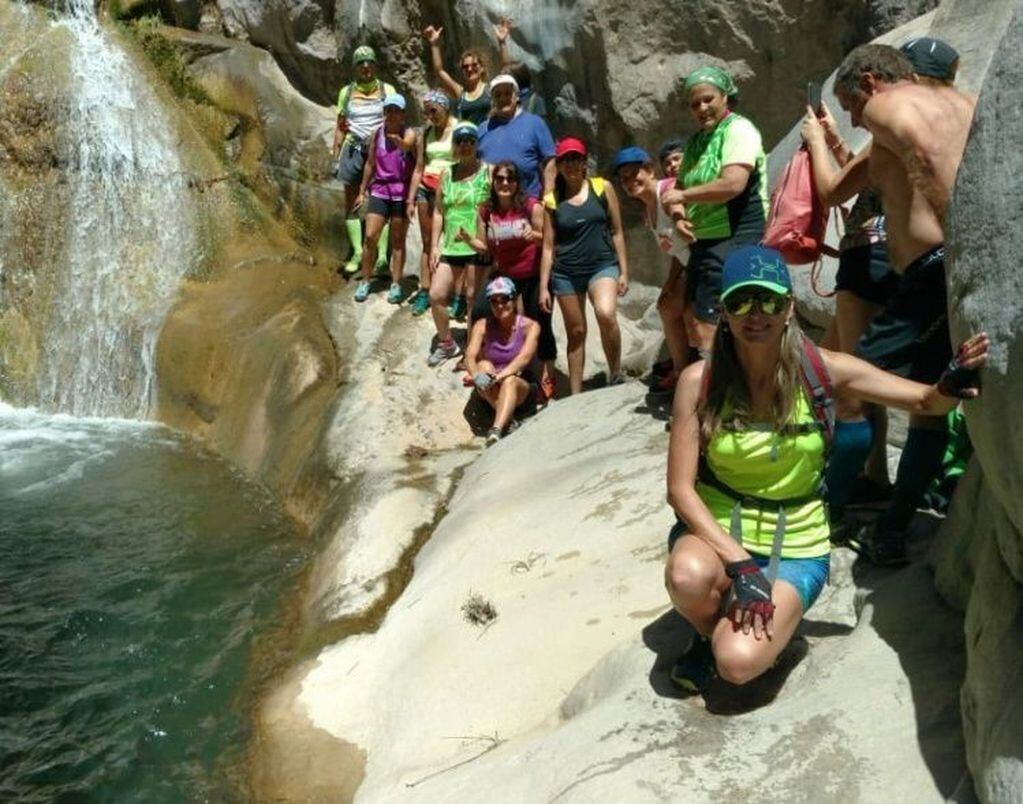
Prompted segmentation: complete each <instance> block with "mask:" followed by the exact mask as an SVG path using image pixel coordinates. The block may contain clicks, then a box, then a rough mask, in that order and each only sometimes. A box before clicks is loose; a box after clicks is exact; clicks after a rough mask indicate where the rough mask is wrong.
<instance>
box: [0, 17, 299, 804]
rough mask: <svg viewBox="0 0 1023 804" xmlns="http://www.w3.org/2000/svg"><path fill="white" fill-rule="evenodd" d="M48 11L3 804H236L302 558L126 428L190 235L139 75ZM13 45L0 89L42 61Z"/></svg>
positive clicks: (247, 490)
mask: <svg viewBox="0 0 1023 804" xmlns="http://www.w3.org/2000/svg"><path fill="white" fill-rule="evenodd" d="M3 1H4V0H0V2H3ZM24 8H25V12H24V14H25V18H26V19H28V18H29V11H28V9H29V8H31V7H28V6H26V7H24ZM60 8H61V9H62V11H63V14H59V15H58V16H57V17H56V19H55V21H54V22H53V23H52V26H53V27H51V28H50V29H49V30H50V31H52V32H57V33H61V34H62V36H61V41H66V40H67V39H68V38H69V39H70V41H71V47H70V52H69V54H68V55H69V59H70V63H71V65H72V77H71V86H70V87H69V88H68V92H67V93H66V96H67V98H68V99H69V102H68V104H67V106H68V111H67V121H66V125H65V126H64V127H63V140H65V142H64V143H63V148H64V150H65V151H66V153H65V154H64V155H65V156H66V169H65V167H64V165H65V163H62V165H61V169H62V170H64V172H65V176H64V177H63V180H62V182H61V184H60V185H59V186H61V187H65V188H66V193H67V200H68V207H69V212H68V215H67V216H66V220H67V221H68V224H67V225H68V226H69V229H68V231H67V236H66V237H65V238H64V240H65V241H66V242H67V244H68V246H67V249H66V253H65V254H64V255H63V258H62V259H61V260H60V264H59V265H56V266H55V268H56V270H55V272H54V274H55V275H54V283H55V285H54V292H53V296H52V298H53V302H52V304H51V306H50V308H49V318H48V320H46V321H45V322H44V324H45V327H44V328H45V331H46V337H45V338H42V339H41V342H42V343H43V344H45V345H44V347H43V348H44V352H43V354H42V355H41V357H40V361H39V368H38V371H37V374H36V376H37V378H38V382H37V386H36V387H37V398H36V405H37V408H33V409H15V408H12V407H10V406H7V405H5V404H3V402H0V556H2V560H0V801H53V800H68V801H71V800H73V801H146V802H153V801H182V800H211V801H223V800H238V799H240V798H244V797H245V796H244V790H245V787H244V780H242V781H237V780H236V779H235V778H234V774H235V773H236V771H237V768H238V767H241V766H242V765H243V763H242V759H243V755H244V752H245V750H246V745H247V742H246V741H247V739H248V737H249V733H250V730H251V728H252V722H251V710H252V707H253V705H254V702H255V700H256V697H257V695H258V693H259V690H260V686H261V685H262V684H263V683H264V682H265V681H266V677H267V674H270V673H272V672H273V671H274V670H275V669H279V668H276V667H275V665H274V661H273V658H272V657H274V656H276V655H278V652H279V650H280V648H281V645H282V644H285V643H286V640H287V630H288V628H287V624H285V623H284V620H283V617H284V614H285V613H287V612H289V611H291V608H290V607H289V606H288V605H287V600H288V598H289V596H294V594H295V589H296V586H297V585H298V584H299V583H300V580H299V579H300V576H301V574H302V572H303V567H304V565H305V564H306V562H307V559H308V555H307V553H308V551H309V550H310V546H309V543H308V541H307V540H306V539H305V538H304V537H303V536H302V535H300V534H299V533H298V532H297V530H296V528H295V527H294V525H293V523H292V522H291V521H290V520H288V519H287V518H286V517H285V516H284V515H283V514H282V513H281V512H280V511H279V510H278V509H277V508H276V507H275V505H274V503H273V501H272V500H271V499H270V498H269V496H268V495H267V494H266V493H265V492H264V491H263V490H261V489H260V488H259V487H257V486H255V485H253V484H252V483H250V482H248V481H246V480H245V479H244V478H242V477H241V476H240V475H239V474H238V473H237V472H235V471H233V470H232V469H231V468H230V467H229V466H227V465H226V464H225V463H224V462H223V461H221V460H219V459H217V458H216V457H215V456H213V455H211V454H210V453H208V452H207V451H205V450H203V449H202V448H201V447H200V446H198V445H197V444H196V442H195V441H194V440H192V439H189V438H186V437H184V436H181V435H179V434H176V433H174V432H173V431H171V430H169V429H167V428H165V427H162V426H160V425H158V424H155V423H151V422H145V421H141V420H143V419H145V418H146V417H147V415H149V413H150V411H151V410H153V402H154V400H153V388H154V384H155V383H154V380H155V378H154V376H153V353H154V348H155V343H156V339H157V337H158V335H159V333H160V328H161V326H162V323H163V319H164V317H165V315H166V312H167V310H168V309H169V307H170V305H171V304H172V303H173V301H174V298H175V294H176V293H177V289H178V287H179V285H180V282H181V279H182V277H183V276H186V275H187V274H188V272H189V271H190V270H191V268H192V266H194V265H195V264H196V261H197V259H199V256H200V255H198V254H197V250H198V249H199V246H198V243H197V239H198V238H197V236H196V235H195V232H196V231H197V222H196V217H197V215H196V212H195V210H194V207H193V205H192V204H191V201H190V198H189V195H188V190H187V187H186V183H185V177H184V175H183V172H182V165H181V160H180V159H179V157H178V154H177V151H176V147H177V146H176V143H175V141H174V136H173V133H172V128H171V126H170V124H169V122H168V115H167V114H166V113H165V110H163V109H162V107H161V105H160V102H159V100H158V97H157V95H156V93H155V92H154V91H153V90H152V88H151V87H149V86H148V85H147V83H146V81H145V79H144V78H143V77H142V76H143V73H142V71H141V70H139V68H138V67H137V66H135V65H134V64H132V63H131V61H130V60H129V59H128V58H127V56H126V55H125V53H124V52H123V51H122V50H121V49H120V48H119V47H118V46H117V44H116V43H115V42H114V41H113V40H112V39H111V37H110V35H109V33H108V32H107V31H106V30H105V29H104V27H103V26H102V25H101V24H100V23H99V22H98V21H97V19H96V16H95V12H94V8H93V0H64V2H63V3H62V4H61V5H60ZM32 13H35V12H34V11H33V12H32ZM65 32H66V33H67V34H69V36H67V37H65V36H63V34H64V33H65ZM8 44H12V43H11V42H8V43H5V44H3V45H0V67H2V69H3V70H5V71H7V70H16V69H18V68H19V67H18V59H19V58H20V54H23V53H25V52H28V51H29V50H31V49H32V48H33V47H35V46H37V45H39V44H40V42H39V40H22V41H19V42H17V43H14V44H17V46H18V48H19V49H18V50H17V51H16V52H15V51H14V50H13V49H12V50H10V51H8V48H7V45H8ZM8 56H9V58H8ZM0 194H3V195H6V194H7V193H6V192H5V190H4V188H0ZM3 206H4V205H0V207H3ZM4 208H5V209H6V210H7V212H6V213H5V215H3V216H0V226H4V227H5V228H6V229H7V231H6V232H0V235H4V234H6V235H7V236H8V237H9V236H10V233H11V232H12V231H17V230H16V229H14V227H13V226H11V217H10V215H12V214H14V212H13V211H12V209H13V208H10V207H4ZM53 225H57V224H56V223H54V224H53ZM5 242H9V241H5V239H4V237H0V244H3V243H5ZM0 251H2V249H0ZM12 253H16V252H11V253H6V254H5V253H0V280H2V279H3V276H2V273H3V271H4V270H5V266H8V267H9V264H10V262H11V259H12V257H11V254H12ZM2 284H3V283H2V281H0V285H2ZM3 301H4V299H3V296H2V289H0V306H2V303H3ZM100 417H106V418H100Z"/></svg>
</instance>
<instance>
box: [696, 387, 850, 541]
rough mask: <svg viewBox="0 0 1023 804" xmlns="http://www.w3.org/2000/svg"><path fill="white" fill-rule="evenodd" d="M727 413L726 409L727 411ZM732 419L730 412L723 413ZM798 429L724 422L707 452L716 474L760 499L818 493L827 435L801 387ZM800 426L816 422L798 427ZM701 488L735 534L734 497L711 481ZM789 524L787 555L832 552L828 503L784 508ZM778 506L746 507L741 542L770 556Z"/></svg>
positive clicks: (795, 413) (816, 501)
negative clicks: (776, 428) (715, 486)
mask: <svg viewBox="0 0 1023 804" xmlns="http://www.w3.org/2000/svg"><path fill="white" fill-rule="evenodd" d="M726 413H727V411H726ZM723 421H725V422H727V421H728V416H727V415H726V416H725V417H723ZM792 424H793V425H796V427H794V428H793V431H794V432H791V433H789V432H778V431H777V430H775V429H774V427H773V425H770V424H757V423H754V424H749V425H745V426H744V427H742V428H741V429H740V428H738V427H729V426H727V425H726V426H724V427H721V428H719V429H718V431H717V432H716V433H715V434H714V436H713V437H712V438H711V440H710V443H709V444H708V445H707V447H706V449H705V450H704V455H705V457H706V460H707V463H708V464H709V465H710V468H711V469H712V470H713V472H714V474H715V475H717V477H718V478H719V479H720V480H721V481H723V482H724V483H726V484H728V485H729V486H731V487H732V488H733V489H735V490H736V491H739V492H741V493H743V494H749V495H751V496H756V497H766V498H767V499H777V500H784V499H790V498H797V497H805V496H808V495H814V494H815V492H816V491H817V490H818V489H819V488H820V485H821V477H822V474H823V472H824V436H823V435H822V434H821V432H820V430H819V429H818V428H817V427H814V426H812V425H815V424H816V422H815V420H814V417H813V410H812V408H811V407H810V402H809V401H808V400H807V398H806V394H805V392H804V391H803V389H802V388H799V389H798V390H797V398H796V408H795V410H794V411H793V416H792ZM799 425H811V426H810V427H808V428H807V430H806V431H803V432H801V431H799V430H798V429H797V428H798V426H799ZM696 491H697V493H698V494H699V495H700V499H702V500H703V502H704V503H705V504H706V506H707V508H709V509H710V512H711V514H712V515H713V516H714V518H715V519H716V520H717V522H718V524H719V525H721V527H722V528H723V529H724V531H725V533H729V532H730V527H731V518H732V509H733V507H734V506H735V500H734V499H732V498H731V497H729V496H728V495H726V494H724V493H723V492H721V491H719V490H718V489H716V488H713V487H712V486H709V485H707V484H706V483H702V482H697V484H696ZM785 516H786V528H785V539H784V542H783V544H782V551H781V555H782V558H817V557H819V556H825V555H827V554H828V552H829V550H830V545H829V541H828V540H829V528H828V520H827V516H826V514H825V510H824V502H823V500H821V499H818V498H815V499H813V500H812V501H811V502H808V503H806V504H805V505H794V506H793V505H790V506H786V508H785ZM777 520H778V512H777V510H770V509H760V508H752V507H747V506H743V507H742V546H743V547H744V548H745V549H746V550H748V551H749V552H750V553H755V554H757V555H762V556H768V555H770V554H771V546H772V544H773V542H774V532H775V524H776V523H777Z"/></svg>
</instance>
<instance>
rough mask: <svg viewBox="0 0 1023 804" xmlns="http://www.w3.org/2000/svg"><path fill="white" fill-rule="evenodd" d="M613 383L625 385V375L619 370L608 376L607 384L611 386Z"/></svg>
mask: <svg viewBox="0 0 1023 804" xmlns="http://www.w3.org/2000/svg"><path fill="white" fill-rule="evenodd" d="M612 385H625V375H624V374H622V373H621V372H619V373H618V374H614V375H612V376H610V377H608V378H607V386H608V388H610V387H611V386H612Z"/></svg>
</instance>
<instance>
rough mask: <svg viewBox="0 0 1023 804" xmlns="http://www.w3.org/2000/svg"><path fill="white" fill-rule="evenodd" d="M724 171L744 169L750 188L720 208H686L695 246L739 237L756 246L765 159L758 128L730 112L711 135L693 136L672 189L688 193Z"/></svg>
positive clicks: (763, 207)
mask: <svg viewBox="0 0 1023 804" xmlns="http://www.w3.org/2000/svg"><path fill="white" fill-rule="evenodd" d="M726 165H747V166H748V167H750V168H751V170H750V178H749V182H748V183H747V184H746V187H745V188H744V189H743V191H742V192H741V193H739V195H737V196H736V197H735V198H733V199H731V200H730V201H726V202H725V203H721V204H710V203H701V202H696V203H689V204H686V215H687V216H688V218H689V220H690V221H692V224H693V232H694V234H695V235H696V239H697V240H714V239H719V238H728V237H743V238H744V239H748V240H750V242H755V241H757V240H759V239H760V238H761V237H762V236H763V234H764V224H765V222H766V221H767V210H768V198H767V173H766V165H767V157H766V156H765V154H764V143H763V139H762V138H761V136H760V132H759V131H757V127H756V126H754V125H753V123H751V122H750V121H749V120H748V119H746V118H745V117H743V116H742V115H738V114H736V113H735V112H730V113H729V114H728V116H727V117H725V119H724V120H722V121H721V122H720V123H718V124H717V125H716V126H715V127H714V129H713V130H712V131H701V132H699V133H698V134H695V135H693V136H692V137H691V138H690V140H689V142H688V144H687V145H686V150H685V153H684V154H683V157H682V166H681V168H680V169H679V172H678V179H677V180H676V187H678V188H680V189H689V188H690V187H698V186H700V185H701V184H707V183H708V182H712V181H714V179H716V178H718V177H719V176H720V175H721V170H722V168H724V167H725V166H726Z"/></svg>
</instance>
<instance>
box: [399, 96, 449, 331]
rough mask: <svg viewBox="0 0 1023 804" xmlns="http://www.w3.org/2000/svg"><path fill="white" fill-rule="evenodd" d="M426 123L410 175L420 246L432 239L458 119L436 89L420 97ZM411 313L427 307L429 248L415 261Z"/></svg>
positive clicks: (418, 312) (428, 306)
mask: <svg viewBox="0 0 1023 804" xmlns="http://www.w3.org/2000/svg"><path fill="white" fill-rule="evenodd" d="M423 114H424V115H426V125H425V126H423V129H422V131H421V132H420V133H419V136H418V137H417V138H416V169H415V172H414V173H413V174H412V194H413V195H414V197H415V205H414V206H413V207H412V208H411V209H410V211H409V218H410V219H411V217H412V215H413V214H414V213H418V215H419V233H420V235H421V236H422V241H423V243H424V245H428V244H429V243H431V242H432V241H433V206H434V201H435V199H436V197H437V185H438V184H440V177H441V174H443V173H444V171H445V170H447V169H448V168H449V167H451V165H452V164H453V162H454V159H453V157H452V155H451V147H452V145H451V134H452V132H453V131H454V129H455V126H456V125H457V124H458V121H457V120H456V119H455V118H454V117H452V116H451V99H450V98H449V97H448V96H447V95H445V94H444V93H443V92H440V91H439V90H436V89H431V90H430V91H429V92H427V93H426V94H425V95H424V96H423ZM411 306H412V315H417V316H418V315H422V314H423V313H425V312H426V311H427V310H429V309H430V250H429V248H424V249H423V254H422V257H421V258H420V260H419V292H418V293H416V295H415V297H414V298H413V299H412V305H411Z"/></svg>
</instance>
